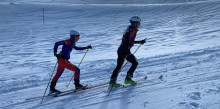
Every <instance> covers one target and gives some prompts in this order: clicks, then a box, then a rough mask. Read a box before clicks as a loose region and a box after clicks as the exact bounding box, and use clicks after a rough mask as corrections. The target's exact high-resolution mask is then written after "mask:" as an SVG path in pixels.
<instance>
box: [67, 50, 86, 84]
mask: <svg viewBox="0 0 220 109" xmlns="http://www.w3.org/2000/svg"><path fill="white" fill-rule="evenodd" d="M88 51H89V49H87V50H86V53H85V54H84V56H83V58H82V60H81V62H80V63H79V65H78V67H79V66H80V64H81V63H82V61H83V59H84V58H85V56H86V54H87V52H88ZM73 77H74V74H73V76H72V78H71V79H70V81H69V83H68V84H67V85H66V87H69V85H70V82H71V81H72V80H73Z"/></svg>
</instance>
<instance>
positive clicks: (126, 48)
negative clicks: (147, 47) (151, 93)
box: [111, 25, 140, 81]
mask: <svg viewBox="0 0 220 109" xmlns="http://www.w3.org/2000/svg"><path fill="white" fill-rule="evenodd" d="M137 31H138V29H137V28H136V27H135V26H133V25H130V26H128V28H127V29H126V31H125V33H124V35H123V37H122V42H121V45H120V47H119V48H118V51H117V53H118V60H117V67H116V68H115V69H114V71H113V73H112V76H111V81H112V80H113V81H116V79H117V77H118V74H119V70H120V69H121V67H122V64H123V62H124V59H125V58H126V60H127V61H128V62H130V63H132V66H131V67H130V69H129V70H128V72H127V76H130V77H133V73H134V71H135V69H136V67H137V65H138V61H137V59H136V57H135V56H134V55H133V54H132V53H131V51H130V49H131V48H132V46H133V45H134V44H135V43H140V41H135V37H136V34H137Z"/></svg>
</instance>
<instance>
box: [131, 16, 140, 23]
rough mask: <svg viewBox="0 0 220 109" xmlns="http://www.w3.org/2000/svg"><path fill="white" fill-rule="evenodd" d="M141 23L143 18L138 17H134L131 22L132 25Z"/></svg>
mask: <svg viewBox="0 0 220 109" xmlns="http://www.w3.org/2000/svg"><path fill="white" fill-rule="evenodd" d="M140 21H141V18H140V17H138V16H133V17H131V18H130V22H131V23H132V22H140Z"/></svg>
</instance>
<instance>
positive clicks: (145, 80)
mask: <svg viewBox="0 0 220 109" xmlns="http://www.w3.org/2000/svg"><path fill="white" fill-rule="evenodd" d="M162 79H163V75H160V76H159V77H157V78H153V79H148V77H147V76H145V77H143V78H141V79H138V80H136V82H137V83H136V84H133V85H130V84H122V85H121V86H120V87H117V88H112V87H108V90H107V95H106V97H107V96H109V95H110V93H111V91H112V89H118V88H121V87H123V88H126V87H129V86H134V85H137V84H140V83H145V82H152V81H155V80H162Z"/></svg>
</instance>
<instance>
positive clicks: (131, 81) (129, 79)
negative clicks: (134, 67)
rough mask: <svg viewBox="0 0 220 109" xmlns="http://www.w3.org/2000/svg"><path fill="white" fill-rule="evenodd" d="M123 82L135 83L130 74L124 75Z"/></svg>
mask: <svg viewBox="0 0 220 109" xmlns="http://www.w3.org/2000/svg"><path fill="white" fill-rule="evenodd" d="M124 83H125V84H131V85H134V84H137V82H136V81H133V80H132V76H129V75H127V76H126V78H125V81H124Z"/></svg>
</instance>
